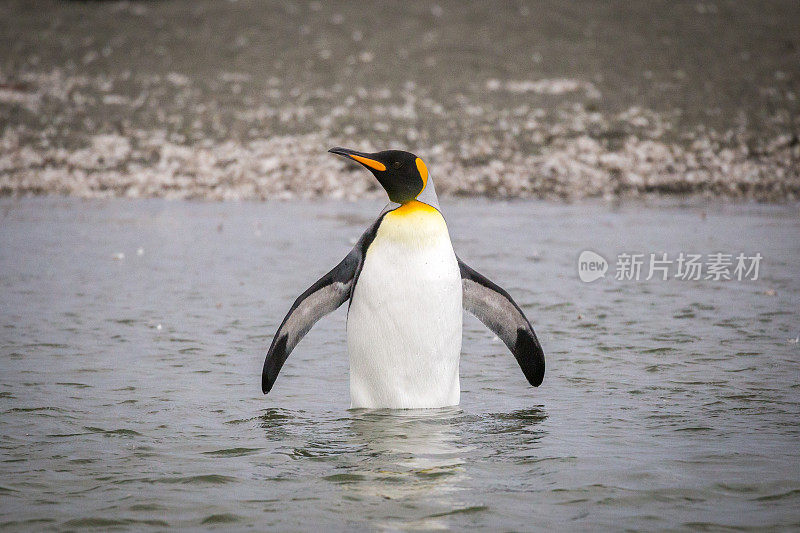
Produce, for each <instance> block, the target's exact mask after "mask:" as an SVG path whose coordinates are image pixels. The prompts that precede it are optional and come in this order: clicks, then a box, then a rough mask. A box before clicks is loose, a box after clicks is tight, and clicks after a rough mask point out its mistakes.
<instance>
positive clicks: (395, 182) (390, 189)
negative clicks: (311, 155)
mask: <svg viewBox="0 0 800 533" xmlns="http://www.w3.org/2000/svg"><path fill="white" fill-rule="evenodd" d="M328 151H329V152H331V153H334V154H339V155H343V156H345V157H349V158H351V159H353V160H355V161H358V162H359V163H361V164H362V165H364V166H365V167H367V168H368V169H370V170H371V171H372V173H373V174H375V177H376V178H378V181H379V182H380V184H381V185H382V186H383V188H384V189H386V192H387V193H388V194H389V200H391V201H392V202H396V203H398V204H405V203H407V202H410V201H412V200H414V199H415V198H416V197H417V196H419V194H420V193H421V192H422V190H423V189H425V185H426V184H427V183H428V167H426V166H425V163H423V162H422V159H420V158H419V157H417V156H415V155H414V154H412V153H409V152H403V151H401V150H385V151H383V152H375V153H372V154H369V153H364V152H356V151H355V150H348V149H347V148H338V147H337V148H331V149H330V150H328Z"/></svg>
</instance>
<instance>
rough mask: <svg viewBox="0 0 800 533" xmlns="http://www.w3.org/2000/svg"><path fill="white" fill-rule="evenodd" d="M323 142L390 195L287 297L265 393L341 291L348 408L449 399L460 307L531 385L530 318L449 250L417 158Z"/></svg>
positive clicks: (534, 351)
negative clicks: (361, 229) (317, 275)
mask: <svg viewBox="0 0 800 533" xmlns="http://www.w3.org/2000/svg"><path fill="white" fill-rule="evenodd" d="M330 152H332V153H334V154H338V155H341V156H344V157H348V158H351V159H353V160H355V161H357V162H359V163H361V164H362V165H364V166H365V167H367V168H368V169H369V170H370V171H372V173H373V174H374V175H375V177H376V178H377V179H378V181H379V182H380V184H381V185H382V186H383V188H384V189H385V190H386V192H387V193H388V194H389V200H390V203H389V204H388V205H387V206H386V207H385V208H384V210H383V212H381V214H380V216H379V217H378V219H377V220H376V221H375V222H373V223H372V225H371V226H370V227H369V228H368V229H367V231H366V232H365V233H364V234H363V235H362V236H361V238H360V239H359V241H358V242H357V243H356V245H355V247H354V248H353V249H352V251H351V252H350V253H349V254H347V257H345V258H344V259H343V260H342V262H341V263H339V264H338V265H336V266H335V267H334V268H333V270H331V271H330V272H328V273H327V274H325V275H324V276H323V277H322V278H321V279H320V280H319V281H317V282H316V283H314V284H313V285H312V286H311V287H309V288H308V290H306V291H305V292H304V293H303V294H301V295H300V296H299V297H298V298H297V300H295V302H294V305H292V308H291V309H290V310H289V313H288V314H287V315H286V318H284V319H283V322H282V323H281V326H280V328H278V331H277V333H276V334H275V338H274V339H273V341H272V344H271V345H270V348H269V351H268V352H267V357H266V360H265V361H264V371H263V373H262V375H261V388H262V390H263V391H264V394H266V393H268V392H269V391H270V390H271V389H272V386H273V385H274V384H275V380H276V379H277V377H278V372H280V369H281V367H282V366H283V363H284V362H285V361H286V358H287V357H288V356H289V354H290V353H291V352H292V350H293V349H294V347H295V346H297V343H298V342H300V340H301V339H302V338H303V336H305V334H306V333H308V331H309V330H310V329H311V327H312V326H313V325H314V324H315V323H316V322H317V321H318V320H319V319H320V318H322V317H323V316H325V315H327V314H329V313H331V312H332V311H334V310H335V309H337V308H338V307H339V306H341V305H342V304H343V303H345V302H347V301H349V302H350V304H349V309H348V312H347V349H348V351H349V353H350V399H351V407H353V408H394V409H412V408H433V407H444V406H450V405H457V404H458V402H459V397H460V394H461V390H460V386H459V381H458V362H459V356H460V354H461V327H462V311H461V310H462V307H463V309H466V310H467V311H469V312H470V313H472V314H474V315H475V316H476V317H478V319H480V321H481V322H483V323H484V325H486V327H488V328H489V329H490V330H492V331H493V332H494V333H495V334H496V335H497V336H498V337H499V338H500V339H502V340H503V342H504V343H505V344H506V346H508V348H509V349H510V350H511V353H513V354H514V357H516V359H517V362H518V363H519V366H520V367H521V368H522V372H523V373H524V374H525V377H526V378H527V379H528V382H530V384H531V385H533V386H534V387H538V386H539V384H541V382H542V379H543V378H544V353H543V352H542V347H541V345H540V344H539V340H538V339H537V338H536V334H535V333H534V332H533V328H532V327H531V324H530V322H529V321H528V319H527V318H526V317H525V314H524V313H523V312H522V310H521V309H520V308H519V306H518V305H517V304H516V303H515V302H514V300H512V299H511V296H509V294H508V293H507V292H506V291H505V290H503V289H502V288H501V287H499V286H497V285H495V284H494V283H493V282H492V281H490V280H489V279H487V278H486V277H484V276H482V275H481V274H479V273H478V272H476V271H475V270H473V269H472V268H470V267H469V266H467V265H466V264H465V263H464V262H463V261H461V260H460V259H459V258H458V257H457V256H456V254H455V252H454V251H453V245H452V243H451V242H450V234H449V233H448V231H447V224H445V221H444V218H443V217H442V214H441V212H440V209H439V201H438V198H437V196H436V191H435V189H434V186H433V178H432V177H430V176H429V175H428V169H427V167H426V166H425V163H424V162H423V161H422V159H420V158H419V157H417V156H415V155H414V154H411V153H408V152H403V151H398V150H387V151H384V152H376V153H363V152H357V151H355V150H348V149H345V148H333V149H331V150H330Z"/></svg>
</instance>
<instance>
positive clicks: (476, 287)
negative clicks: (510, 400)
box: [458, 259, 544, 387]
mask: <svg viewBox="0 0 800 533" xmlns="http://www.w3.org/2000/svg"><path fill="white" fill-rule="evenodd" d="M458 267H459V269H460V270H461V286H462V288H463V291H464V297H463V302H464V304H463V305H464V309H466V310H467V311H469V312H470V313H472V314H473V315H475V316H476V317H477V318H478V319H479V320H480V321H481V322H483V324H484V325H485V326H486V327H487V328H489V329H490V330H492V331H493V332H494V333H495V335H497V336H498V337H499V338H500V339H501V340H502V341H503V342H504V343H505V344H506V346H508V349H509V350H511V353H512V354H514V357H516V359H517V362H518V363H519V366H520V368H522V372H523V373H524V374H525V377H526V378H527V379H528V382H529V383H530V384H531V385H533V386H534V387H538V386H539V385H541V383H542V380H543V379H544V352H543V351H542V345H541V344H539V339H537V338H536V333H534V331H533V328H532V327H531V323H530V322H528V319H527V318H526V317H525V313H523V312H522V309H520V308H519V306H518V305H517V304H516V303H515V302H514V300H513V299H512V298H511V296H509V294H508V293H507V292H506V291H505V290H503V288H502V287H499V286H497V285H496V284H494V283H492V281H491V280H489V279H488V278H486V277H485V276H483V275H481V274H480V273H478V272H476V271H475V270H473V269H472V268H470V267H469V266H468V265H467V264H466V263H464V262H463V261H462V260H461V259H459V260H458Z"/></svg>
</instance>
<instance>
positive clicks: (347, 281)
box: [261, 249, 359, 394]
mask: <svg viewBox="0 0 800 533" xmlns="http://www.w3.org/2000/svg"><path fill="white" fill-rule="evenodd" d="M354 252H356V250H355V249H354V250H353V251H352V252H350V253H349V254H347V257H345V258H344V259H343V260H342V262H341V263H339V264H338V265H336V266H335V267H334V268H333V270H331V271H330V272H328V273H327V274H325V275H324V276H322V277H321V278H320V279H319V280H317V282H316V283H314V284H313V285H312V286H311V287H309V288H308V289H306V291H305V292H304V293H303V294H301V295H300V296H298V297H297V300H295V302H294V305H292V308H291V309H289V312H288V313H287V314H286V318H284V319H283V322H282V323H281V327H280V328H278V331H277V332H276V333H275V338H274V339H272V344H271V345H270V347H269V351H268V352H267V357H266V359H265V360H264V370H263V372H262V373H261V390H262V391H263V392H264V394H266V393H268V392H269V391H270V389H272V386H273V385H274V384H275V380H276V379H277V378H278V372H280V371H281V367H282V366H283V363H285V362H286V358H287V357H289V354H290V353H292V350H294V347H295V346H297V343H298V342H300V340H302V338H303V337H305V335H306V333H308V332H309V330H311V327H312V326H313V325H314V324H316V323H317V321H318V320H319V319H320V318H322V317H324V316H325V315H327V314H329V313H332V312H334V311H335V310H336V309H338V308H339V306H341V305H342V304H343V303H345V302H346V301H347V300H348V299H349V298H350V290H351V288H352V286H353V278H354V277H355V273H356V269H357V268H358V264H359V257H358V254H356V253H354Z"/></svg>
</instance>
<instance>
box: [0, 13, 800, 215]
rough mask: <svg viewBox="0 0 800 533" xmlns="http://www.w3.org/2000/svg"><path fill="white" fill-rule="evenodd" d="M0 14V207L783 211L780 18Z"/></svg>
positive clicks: (798, 33) (790, 47)
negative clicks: (99, 202) (224, 203)
mask: <svg viewBox="0 0 800 533" xmlns="http://www.w3.org/2000/svg"><path fill="white" fill-rule="evenodd" d="M44 6H46V7H47V9H44V8H43V5H31V4H30V3H28V2H22V1H10V2H7V3H4V4H2V5H1V6H0V30H1V33H2V35H5V36H6V37H5V38H6V39H7V40H8V44H9V46H7V47H5V51H4V52H0V60H1V62H0V120H1V121H2V125H3V126H2V131H0V195H2V196H24V195H38V194H58V195H71V196H78V197H134V198H135V197H166V198H205V199H212V200H228V199H255V200H262V199H291V198H344V199H355V198H363V197H380V195H381V191H380V190H379V189H378V185H377V183H375V182H374V180H372V179H371V177H370V176H369V175H368V174H367V173H365V172H363V171H361V170H360V169H358V168H357V167H355V166H352V165H348V164H346V163H345V162H343V161H341V160H338V159H337V158H334V157H332V156H330V155H329V154H327V153H326V151H327V149H328V148H330V147H331V146H334V145H343V146H350V147H354V148H359V149H363V150H367V151H374V150H381V149H386V148H400V149H406V150H410V151H413V152H415V153H417V154H418V155H420V156H421V157H423V158H424V159H425V160H426V161H427V162H428V166H429V167H430V168H431V171H432V175H433V176H434V178H435V180H436V186H437V190H438V191H439V193H440V194H441V195H443V196H486V197H493V198H542V199H559V200H574V199H581V198H635V197H640V196H653V195H655V196H660V195H665V196H686V195H688V196H706V197H724V198H745V199H756V200H763V201H777V202H781V201H793V200H796V199H798V198H800V139H799V138H798V133H800V102H799V100H800V67H799V66H798V65H800V24H796V23H798V22H799V21H800V5H798V4H796V3H792V2H767V3H764V4H758V5H756V3H752V4H750V3H737V2H723V1H717V2H691V3H681V4H674V3H672V2H652V3H642V4H641V5H640V4H632V5H631V4H627V3H620V2H607V3H602V4H598V3H593V2H586V3H584V2H577V3H575V4H570V5H568V6H564V5H562V4H560V3H557V2H545V3H543V4H536V5H535V6H533V5H529V4H527V3H524V2H520V3H512V4H507V5H503V7H502V8H499V7H492V6H489V5H486V4H462V3H456V2H453V3H451V2H439V3H436V4H429V3H413V2H412V3H409V4H407V5H405V4H404V5H403V6H402V7H401V6H397V5H396V4H393V3H390V2H386V3H377V4H374V5H371V6H370V7H369V9H367V10H365V9H363V8H360V7H359V6H358V5H357V4H341V5H339V4H335V3H334V4H325V3H319V2H288V1H287V2H250V1H247V0H242V1H239V2H235V3H233V2H205V1H200V2H193V3H187V2H141V3H140V2H101V3H95V2H89V3H82V2H79V3H74V2H51V3H45V4H44Z"/></svg>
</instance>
